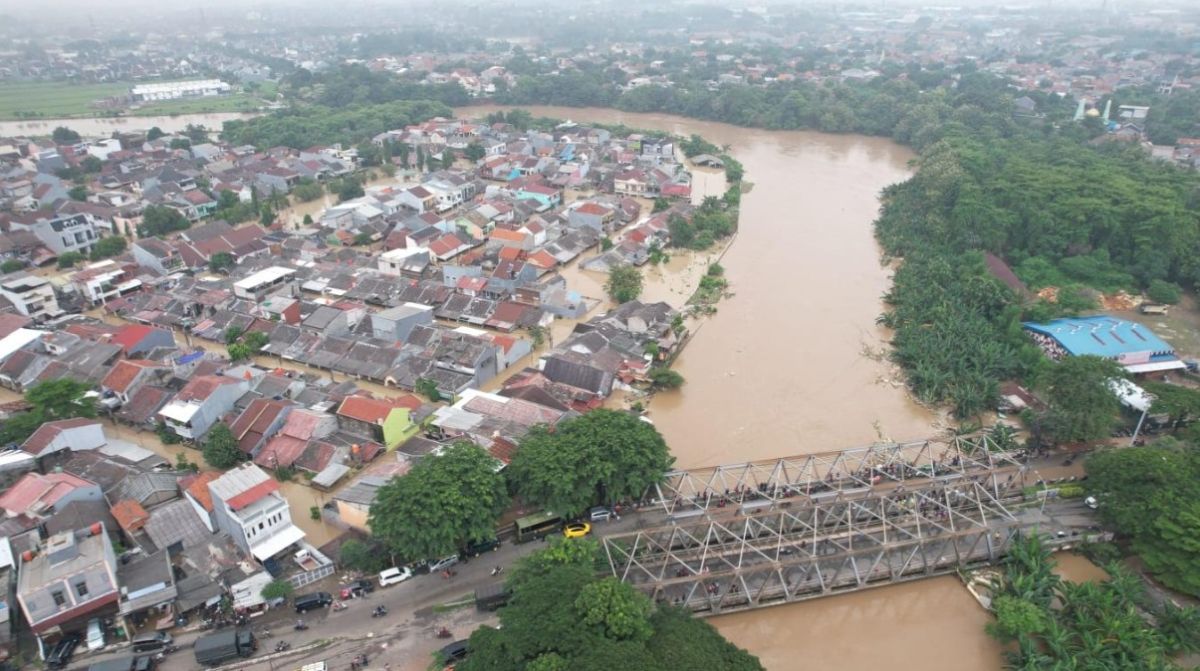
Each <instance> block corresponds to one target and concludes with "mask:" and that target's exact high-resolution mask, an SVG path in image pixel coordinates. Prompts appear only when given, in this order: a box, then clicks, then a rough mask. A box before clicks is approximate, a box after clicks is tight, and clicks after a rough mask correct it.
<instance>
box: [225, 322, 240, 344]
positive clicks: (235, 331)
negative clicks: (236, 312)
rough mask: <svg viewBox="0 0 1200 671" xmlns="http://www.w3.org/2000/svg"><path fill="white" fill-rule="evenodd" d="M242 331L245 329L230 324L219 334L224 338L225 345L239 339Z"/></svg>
mask: <svg viewBox="0 0 1200 671" xmlns="http://www.w3.org/2000/svg"><path fill="white" fill-rule="evenodd" d="M243 333H245V331H244V330H243V329H242V327H240V326H230V327H228V328H226V329H225V332H224V333H222V334H221V337H223V338H224V339H225V344H226V345H232V344H233V343H235V342H237V341H238V340H240V339H241V337H242V334H243Z"/></svg>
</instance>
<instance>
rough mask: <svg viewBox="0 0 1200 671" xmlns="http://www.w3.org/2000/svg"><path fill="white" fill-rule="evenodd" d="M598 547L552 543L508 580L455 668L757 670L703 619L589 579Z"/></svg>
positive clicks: (754, 663) (604, 580)
mask: <svg viewBox="0 0 1200 671" xmlns="http://www.w3.org/2000/svg"><path fill="white" fill-rule="evenodd" d="M597 555H598V548H597V546H596V545H595V544H594V543H593V542H591V541H589V540H586V539H571V540H567V539H561V538H557V539H555V540H554V541H552V543H551V545H550V547H549V548H547V549H545V550H542V551H540V552H538V553H536V554H534V555H531V556H529V557H525V558H523V559H522V560H521V561H520V563H519V564H518V565H517V566H516V568H515V569H514V570H513V572H512V574H511V575H510V576H509V579H508V586H509V588H510V589H511V591H512V599H511V600H510V601H509V604H508V605H507V606H506V607H504V608H503V609H501V610H500V623H501V625H502V626H501V627H500V628H499V629H493V628H491V627H480V628H479V629H477V630H476V631H475V633H474V634H472V635H471V639H470V644H469V646H470V650H471V655H470V656H469V657H468V659H466V660H465V661H463V662H461V663H460V664H459V665H458V666H457V667H456V668H458V669H459V671H522V670H532V669H538V670H541V671H554V670H563V671H565V670H567V669H570V670H571V671H576V670H584V671H611V670H612V669H621V670H622V671H661V670H662V669H672V671H760V670H761V669H762V665H761V664H759V662H758V660H757V659H755V658H754V656H753V655H750V654H749V653H747V652H746V651H745V650H741V649H739V648H738V647H736V646H734V645H733V644H731V643H730V642H729V641H727V640H725V639H724V638H722V637H721V634H720V633H718V632H717V630H715V629H713V627H712V626H711V625H709V624H708V623H707V622H704V621H702V620H698V619H695V618H692V617H691V616H689V615H688V614H687V613H684V612H683V611H680V610H678V609H675V608H671V607H657V608H656V607H655V606H654V605H653V604H652V603H651V602H650V600H649V599H648V598H647V597H646V596H645V595H643V594H641V593H640V592H637V591H636V590H634V589H633V588H632V587H630V586H629V585H627V584H624V583H621V582H619V581H617V580H616V579H615V578H612V577H606V578H600V577H598V576H597V574H596V569H595V563H596V560H597Z"/></svg>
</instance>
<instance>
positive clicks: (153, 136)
mask: <svg viewBox="0 0 1200 671" xmlns="http://www.w3.org/2000/svg"><path fill="white" fill-rule="evenodd" d="M164 135H166V133H164V132H163V129H161V128H159V127H158V126H152V127H151V128H150V130H148V131H146V141H147V142H154V141H155V140H157V139H158V138H160V137H163V136H164Z"/></svg>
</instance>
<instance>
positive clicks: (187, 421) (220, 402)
mask: <svg viewBox="0 0 1200 671" xmlns="http://www.w3.org/2000/svg"><path fill="white" fill-rule="evenodd" d="M248 390H249V384H248V383H247V382H246V380H243V379H240V378H233V377H225V376H223V375H201V376H199V377H196V378H193V379H192V380H191V381H190V382H188V383H187V384H186V385H184V386H183V389H180V390H179V393H178V394H175V398H173V399H171V402H170V403H168V404H166V405H165V406H163V409H162V410H159V411H158V415H159V417H161V418H162V419H163V421H164V422H165V423H166V425H167V427H168V428H170V429H171V430H172V431H174V432H175V433H176V434H178V435H179V436H180V437H182V438H186V439H188V440H198V439H199V438H201V437H203V436H204V434H206V433H208V430H209V429H210V428H212V425H213V424H216V423H217V421H218V420H220V419H221V417H222V416H224V415H225V414H226V413H228V412H229V411H231V410H233V404H234V403H235V402H237V400H238V399H239V398H241V397H242V395H243V394H245V393H246V392H247V391H248Z"/></svg>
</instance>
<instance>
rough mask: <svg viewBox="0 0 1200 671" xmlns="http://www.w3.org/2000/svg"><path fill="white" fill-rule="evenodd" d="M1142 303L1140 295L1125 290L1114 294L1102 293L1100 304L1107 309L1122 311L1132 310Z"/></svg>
mask: <svg viewBox="0 0 1200 671" xmlns="http://www.w3.org/2000/svg"><path fill="white" fill-rule="evenodd" d="M1141 304H1142V299H1141V297H1140V296H1130V295H1129V294H1128V293H1126V292H1124V291H1118V292H1117V293H1115V294H1112V295H1104V294H1101V295H1100V305H1101V307H1103V308H1104V309H1105V310H1110V311H1121V310H1132V309H1134V308H1136V307H1137V306H1139V305H1141Z"/></svg>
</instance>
